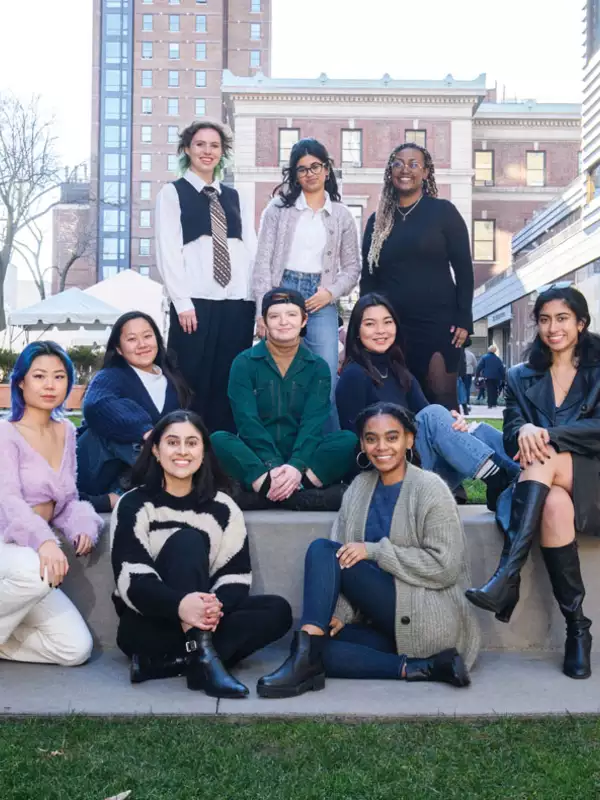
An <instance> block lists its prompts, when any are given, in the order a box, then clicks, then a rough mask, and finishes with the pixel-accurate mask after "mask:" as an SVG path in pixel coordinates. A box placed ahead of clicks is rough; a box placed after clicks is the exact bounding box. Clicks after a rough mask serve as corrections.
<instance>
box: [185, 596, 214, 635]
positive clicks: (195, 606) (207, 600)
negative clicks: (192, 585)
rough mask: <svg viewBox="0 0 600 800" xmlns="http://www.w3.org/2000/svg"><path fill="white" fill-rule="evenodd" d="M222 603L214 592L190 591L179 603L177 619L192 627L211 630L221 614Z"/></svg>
mask: <svg viewBox="0 0 600 800" xmlns="http://www.w3.org/2000/svg"><path fill="white" fill-rule="evenodd" d="M222 608H223V604H222V603H221V602H220V601H219V600H218V599H217V596H216V595H214V594H206V593H205V592H190V593H189V594H186V596H185V597H184V598H183V600H182V601H181V602H180V603H179V612H178V613H179V619H180V620H181V621H182V622H185V623H186V625H191V626H192V628H200V630H201V631H213V630H214V629H215V628H216V627H217V625H218V624H219V620H220V619H221V617H222V616H223V612H222V611H221V609H222Z"/></svg>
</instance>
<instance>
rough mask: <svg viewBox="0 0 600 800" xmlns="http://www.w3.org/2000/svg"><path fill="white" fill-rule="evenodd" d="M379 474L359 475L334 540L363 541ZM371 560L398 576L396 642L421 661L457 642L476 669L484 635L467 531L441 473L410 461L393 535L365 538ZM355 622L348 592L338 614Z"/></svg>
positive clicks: (344, 504)
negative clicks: (470, 597) (474, 598)
mask: <svg viewBox="0 0 600 800" xmlns="http://www.w3.org/2000/svg"><path fill="white" fill-rule="evenodd" d="M378 480H379V476H378V473H377V472H375V471H374V470H373V471H370V472H367V473H362V474H361V475H359V476H358V477H357V478H355V479H354V481H353V482H352V484H351V485H350V487H349V489H348V490H347V492H346V494H345V495H344V500H343V502H342V507H341V509H340V512H339V514H338V516H337V518H336V521H335V523H334V526H333V530H332V533H331V538H332V539H334V540H335V541H338V542H363V541H364V539H365V528H366V524H367V515H368V513H369V506H370V505H371V498H372V497H373V492H374V491H375V487H376V486H377V481H378ZM365 545H366V548H367V552H368V558H369V559H370V560H372V561H375V562H376V563H377V564H378V565H379V566H380V567H381V568H382V569H383V570H385V571H386V572H389V573H390V574H391V575H393V576H394V579H395V585H396V647H397V650H398V653H402V654H405V655H408V656H413V657H417V658H424V657H427V656H431V655H433V654H434V653H439V652H441V651H442V650H445V649H447V648H450V647H456V649H457V650H458V651H459V653H460V654H461V655H462V656H463V658H464V660H465V663H466V664H467V667H469V668H471V667H472V666H473V663H474V662H475V659H476V658H477V653H478V651H479V644H480V633H479V627H478V624H477V621H476V619H475V615H474V614H473V611H472V609H471V606H470V605H469V603H468V601H467V599H466V597H465V595H464V590H465V588H466V587H467V586H470V576H469V568H468V566H467V553H466V542H465V535H464V532H463V529H462V525H461V522H460V518H459V516H458V510H457V508H456V503H455V502H454V498H453V497H452V495H451V493H450V490H449V489H448V487H447V486H446V484H445V483H444V481H443V480H442V479H441V478H439V477H438V476H437V475H435V474H434V473H433V472H425V471H424V470H421V469H418V468H417V467H413V466H411V465H410V464H409V465H408V466H407V470H406V476H405V478H404V482H403V484H402V491H401V492H400V496H399V498H398V502H397V503H396V507H395V509H394V514H393V517H392V525H391V529H390V535H389V538H387V537H385V538H383V539H381V540H380V541H378V542H365ZM334 614H335V616H336V617H338V618H339V619H340V620H342V622H344V623H348V622H351V621H352V619H353V618H354V617H355V612H354V610H353V608H352V607H351V605H350V603H349V602H348V601H347V600H346V598H345V597H343V596H340V599H339V602H338V605H337V607H336V610H335V612H334Z"/></svg>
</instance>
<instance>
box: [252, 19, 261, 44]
mask: <svg viewBox="0 0 600 800" xmlns="http://www.w3.org/2000/svg"><path fill="white" fill-rule="evenodd" d="M250 38H251V39H254V40H259V39H260V22H251V23H250Z"/></svg>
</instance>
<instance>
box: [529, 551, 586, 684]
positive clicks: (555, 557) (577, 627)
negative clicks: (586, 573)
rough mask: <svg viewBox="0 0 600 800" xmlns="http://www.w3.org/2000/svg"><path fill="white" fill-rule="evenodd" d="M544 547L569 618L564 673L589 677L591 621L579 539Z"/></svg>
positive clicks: (558, 597)
mask: <svg viewBox="0 0 600 800" xmlns="http://www.w3.org/2000/svg"><path fill="white" fill-rule="evenodd" d="M541 550H542V556H543V557H544V563H545V564H546V569H547V570H548V575H549V576H550V583H551V584H552V591H553V592H554V597H555V598H556V601H557V602H558V606H559V608H560V610H561V612H562V615H563V617H564V618H565V619H566V621H567V641H566V644H565V661H564V666H563V672H564V673H565V675H568V676H569V678H579V679H581V678H589V677H590V675H591V674H592V667H591V664H590V651H591V649H592V634H591V633H590V627H591V625H592V622H591V620H589V619H588V618H587V617H586V616H584V614H583V598H584V597H585V587H584V585H583V580H582V578H581V567H580V564H579V553H578V548H577V542H575V541H573V542H571V543H570V544H566V545H565V546H564V547H542V548H541Z"/></svg>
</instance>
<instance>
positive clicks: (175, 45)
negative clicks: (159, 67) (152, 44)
mask: <svg viewBox="0 0 600 800" xmlns="http://www.w3.org/2000/svg"><path fill="white" fill-rule="evenodd" d="M169 58H170V59H171V61H176V60H177V59H178V58H179V42H171V43H170V44H169Z"/></svg>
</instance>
